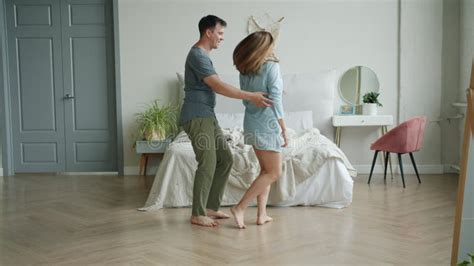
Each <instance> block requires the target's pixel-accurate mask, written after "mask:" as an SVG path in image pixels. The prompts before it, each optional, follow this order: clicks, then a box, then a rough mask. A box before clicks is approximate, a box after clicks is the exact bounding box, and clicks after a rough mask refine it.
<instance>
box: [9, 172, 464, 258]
mask: <svg viewBox="0 0 474 266" xmlns="http://www.w3.org/2000/svg"><path fill="white" fill-rule="evenodd" d="M406 178H407V179H408V182H407V188H406V189H403V188H402V187H401V182H400V181H399V177H398V176H396V177H395V178H394V180H393V181H392V180H389V181H388V182H387V184H384V183H383V181H382V178H381V177H380V176H375V179H373V183H372V184H371V185H370V186H368V185H367V184H366V180H367V176H360V177H358V178H357V179H356V182H355V186H354V200H353V204H352V205H351V206H350V207H348V208H345V209H341V210H336V209H327V208H318V207H291V208H270V209H269V214H270V215H271V216H273V217H274V219H275V221H274V222H273V223H271V224H267V225H264V226H256V225H252V223H253V220H254V215H255V208H249V211H248V213H247V216H246V222H247V229H246V230H238V229H235V227H234V226H233V223H232V221H225V222H223V223H222V224H221V225H220V226H219V228H215V229H213V228H200V227H197V226H192V225H190V224H189V223H188V218H189V213H190V210H189V209H188V208H179V209H165V210H160V211H154V212H139V211H136V208H138V207H141V206H142V205H143V203H144V202H145V199H146V197H147V192H146V190H145V189H144V187H143V184H142V183H138V182H137V177H133V176H127V177H117V176H70V175H65V176H59V175H19V176H15V177H3V178H2V177H0V184H1V187H2V190H1V191H0V200H1V201H0V212H1V217H0V265H22V264H75V265H85V264H114V265H115V264H134V265H136V264H145V265H148V264H149V265H153V264H170V263H171V264H222V263H227V264H229V263H231V264H234V263H235V264H292V265H294V264H341V263H342V264H361V265H362V264H363V265H366V264H377V265H380V264H405V265H415V264H429V265H448V264H449V259H450V250H451V241H452V231H453V219H454V218H453V217H454V207H455V193H456V188H457V187H456V186H457V176H456V175H423V176H422V180H423V184H421V185H418V184H417V183H416V178H415V177H414V176H407V177H406ZM224 210H225V211H228V208H224Z"/></svg>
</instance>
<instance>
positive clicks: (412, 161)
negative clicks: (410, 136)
mask: <svg viewBox="0 0 474 266" xmlns="http://www.w3.org/2000/svg"><path fill="white" fill-rule="evenodd" d="M410 158H411V163H412V164H413V168H415V173H416V177H417V178H418V183H419V184H421V179H420V175H419V174H418V169H417V168H416V163H415V158H414V157H413V153H411V152H410Z"/></svg>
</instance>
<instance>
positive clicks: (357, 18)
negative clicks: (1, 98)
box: [119, 0, 397, 173]
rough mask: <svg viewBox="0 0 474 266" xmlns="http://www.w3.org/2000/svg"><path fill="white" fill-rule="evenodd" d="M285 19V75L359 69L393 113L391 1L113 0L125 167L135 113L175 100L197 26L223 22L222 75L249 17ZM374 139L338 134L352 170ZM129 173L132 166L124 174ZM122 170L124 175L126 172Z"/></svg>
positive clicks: (133, 162)
mask: <svg viewBox="0 0 474 266" xmlns="http://www.w3.org/2000/svg"><path fill="white" fill-rule="evenodd" d="M265 13H269V14H271V15H272V16H273V17H275V18H279V17H281V16H284V17H285V20H284V21H283V23H282V29H281V34H280V41H279V44H278V47H277V53H278V56H279V57H280V59H281V65H282V71H283V72H284V73H295V72H306V73H308V72H317V71H320V70H324V69H331V68H338V69H348V68H349V67H352V66H355V65H365V66H368V67H370V68H371V69H373V70H374V71H375V72H376V73H377V75H378V77H379V79H380V84H381V92H382V95H381V100H382V102H383V103H384V108H383V109H382V110H381V112H382V113H386V114H395V112H396V100H395V99H396V77H397V75H396V69H397V65H396V63H397V39H396V38H397V2H396V1H395V0H394V1H375V0H374V1H350V2H348V1H343V2H341V1H336V2H328V1H312V2H269V1H255V3H251V2H239V3H237V2H234V1H225V2H224V1H220V2H210V1H206V2H204V3H203V1H186V2H179V3H175V2H171V1H159V0H155V1H151V0H147V1H145V0H123V1H120V2H119V30H120V46H121V51H120V57H121V62H120V63H121V67H122V89H123V92H122V98H123V99H124V102H123V127H124V138H125V139H124V147H125V148H124V149H125V154H124V158H125V166H126V167H136V166H137V165H138V157H137V155H135V154H134V153H133V150H132V149H131V145H132V143H131V138H130V136H131V134H132V133H133V132H134V130H135V125H134V121H133V114H134V113H135V112H137V111H139V110H140V109H139V105H140V104H142V103H146V102H150V100H151V99H153V98H160V99H163V101H164V102H168V101H175V100H176V97H177V87H176V84H175V72H176V71H183V68H184V61H185V56H186V54H187V52H188V50H189V48H190V47H191V45H193V44H194V42H196V41H197V39H198V36H199V34H198V30H197V23H198V21H199V19H200V18H201V17H202V16H204V15H207V14H216V15H218V16H220V17H222V18H224V19H225V20H226V21H227V22H228V27H227V29H226V33H225V41H224V42H223V44H222V46H221V47H220V48H219V49H218V50H215V51H213V52H212V53H211V57H212V59H213V62H214V65H215V67H216V69H217V71H218V73H221V74H228V73H236V71H235V69H234V67H233V65H232V51H233V49H234V47H235V45H236V44H237V43H238V42H239V41H240V40H241V39H242V38H243V37H245V36H246V26H247V19H248V18H249V16H250V15H257V16H262V15H264V14H265ZM377 136H378V133H377V130H376V129H374V128H364V129H358V130H346V131H344V132H343V144H342V145H343V149H344V151H345V152H346V153H347V155H348V157H349V158H350V159H351V161H352V163H353V164H367V163H368V162H369V161H370V159H371V156H372V155H371V154H369V149H368V147H369V144H370V142H371V141H373V140H374V139H376V138H377ZM128 169H131V170H130V171H135V170H136V168H128ZM130 171H127V168H126V171H125V172H126V173H130Z"/></svg>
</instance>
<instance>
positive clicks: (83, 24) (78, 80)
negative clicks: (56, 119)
mask: <svg viewBox="0 0 474 266" xmlns="http://www.w3.org/2000/svg"><path fill="white" fill-rule="evenodd" d="M63 4H64V5H62V13H61V16H62V18H63V21H62V22H63V24H62V32H63V38H62V44H63V62H64V66H65V67H64V91H65V94H70V95H73V96H74V99H71V100H69V101H65V105H64V107H65V117H66V120H65V130H66V131H65V133H66V153H67V154H68V156H67V162H66V167H67V169H68V170H69V171H115V170H116V169H117V164H116V153H117V152H116V126H115V125H116V123H115V93H114V87H115V86H114V77H113V73H114V72H113V71H110V70H111V69H113V66H114V64H113V50H112V49H111V48H112V40H113V38H112V37H113V36H112V16H111V12H110V10H111V7H110V4H111V1H104V0H65V1H63ZM64 18H66V19H64ZM68 118H69V119H68Z"/></svg>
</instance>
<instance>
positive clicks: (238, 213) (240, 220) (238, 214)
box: [230, 206, 245, 229]
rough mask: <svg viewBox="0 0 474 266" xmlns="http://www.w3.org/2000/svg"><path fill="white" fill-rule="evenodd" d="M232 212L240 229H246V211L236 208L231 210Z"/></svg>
mask: <svg viewBox="0 0 474 266" xmlns="http://www.w3.org/2000/svg"><path fill="white" fill-rule="evenodd" d="M230 212H231V213H232V215H233V216H234V220H235V223H236V224H237V226H238V227H239V228H240V229H245V224H244V211H242V210H239V209H238V208H236V207H235V206H234V207H232V208H230Z"/></svg>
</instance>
